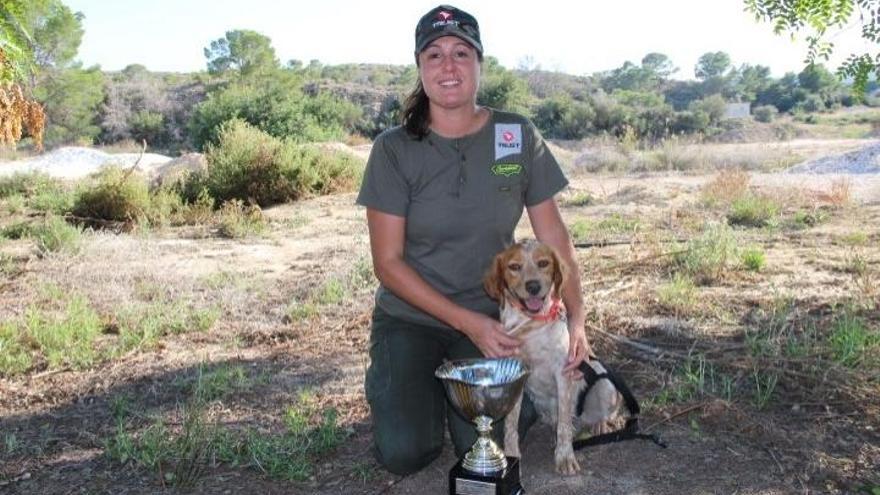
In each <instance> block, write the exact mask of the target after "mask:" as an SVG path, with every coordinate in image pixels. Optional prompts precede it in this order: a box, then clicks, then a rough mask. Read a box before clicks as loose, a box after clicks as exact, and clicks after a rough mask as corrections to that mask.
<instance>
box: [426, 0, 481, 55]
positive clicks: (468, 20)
mask: <svg viewBox="0 0 880 495" xmlns="http://www.w3.org/2000/svg"><path fill="white" fill-rule="evenodd" d="M442 36H455V37H457V38H461V39H463V40H464V41H467V42H468V43H469V44H470V45H471V46H473V47H474V48H475V49H476V50H477V52H478V53H479V54H480V55H482V54H483V44H482V43H480V26H479V24H477V19H475V18H474V16H472V15H470V14H468V13H467V12H465V11H463V10H461V9H457V8H455V7H452V6H450V5H441V6H439V7H435V8H433V9H431V10H430V11H429V12H428V13H427V14H425V15H423V16H422V18H421V19H419V23H418V25H416V58H418V56H419V53H422V50H424V49H425V47H426V46H428V43H430V42H432V41H434V40H436V39H437V38H440V37H442Z"/></svg>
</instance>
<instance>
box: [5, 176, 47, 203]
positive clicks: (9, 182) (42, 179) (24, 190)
mask: <svg viewBox="0 0 880 495" xmlns="http://www.w3.org/2000/svg"><path fill="white" fill-rule="evenodd" d="M61 188H62V184H61V182H60V181H59V180H57V179H53V178H52V177H50V176H49V175H48V174H44V173H43V172H29V173H23V172H16V173H14V174H12V175H10V176H7V177H0V198H8V197H9V196H15V195H21V196H24V197H26V198H30V197H32V196H35V195H37V194H40V193H41V192H44V191H48V192H54V191H57V190H59V189H61Z"/></svg>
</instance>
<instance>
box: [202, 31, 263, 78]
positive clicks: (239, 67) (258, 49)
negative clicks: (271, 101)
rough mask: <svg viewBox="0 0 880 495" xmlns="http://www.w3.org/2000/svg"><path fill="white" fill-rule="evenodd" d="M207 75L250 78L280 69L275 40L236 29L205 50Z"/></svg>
mask: <svg viewBox="0 0 880 495" xmlns="http://www.w3.org/2000/svg"><path fill="white" fill-rule="evenodd" d="M205 58H207V59H208V72H209V73H211V74H223V73H226V72H229V71H235V72H238V74H239V75H241V76H249V75H252V74H255V73H257V72H261V71H265V70H271V69H275V68H277V67H278V59H277V58H276V57H275V49H274V48H272V40H271V39H269V37H267V36H264V35H262V34H260V33H258V32H256V31H251V30H248V29H235V30H233V31H227V32H226V36H225V37H223V38H219V39H217V40H214V41H212V42H211V44H210V45H209V46H208V47H207V48H205Z"/></svg>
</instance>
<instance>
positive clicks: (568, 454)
mask: <svg viewBox="0 0 880 495" xmlns="http://www.w3.org/2000/svg"><path fill="white" fill-rule="evenodd" d="M556 391H557V401H556V405H557V409H556V453H555V457H556V471H557V472H559V473H560V474H577V472H578V471H580V470H581V467H580V465H578V462H577V458H575V456H574V447H573V445H572V442H573V441H574V425H572V411H574V408H573V407H572V400H573V399H572V395H573V394H574V386H573V383H572V381H571V380H570V379H568V377H566V376H564V375H563V374H562V372H561V371H560V372H559V373H557V374H556Z"/></svg>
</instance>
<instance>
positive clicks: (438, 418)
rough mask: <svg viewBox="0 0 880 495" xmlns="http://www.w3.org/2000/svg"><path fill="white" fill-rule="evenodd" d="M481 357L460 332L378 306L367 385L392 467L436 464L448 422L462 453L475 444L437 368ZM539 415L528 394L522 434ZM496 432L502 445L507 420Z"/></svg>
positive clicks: (377, 438)
mask: <svg viewBox="0 0 880 495" xmlns="http://www.w3.org/2000/svg"><path fill="white" fill-rule="evenodd" d="M477 357H482V354H481V353H480V351H479V349H477V347H476V346H474V344H473V342H471V341H470V339H468V338H467V337H466V336H465V335H464V334H462V333H460V332H457V331H455V330H452V329H450V328H442V327H434V326H426V325H418V324H413V323H410V322H407V321H403V320H400V319H398V318H394V317H392V316H389V315H388V314H386V313H385V312H384V311H382V310H381V309H379V308H376V309H375V310H374V312H373V323H372V329H371V333H370V367H369V369H368V370H367V376H366V380H365V384H366V395H367V400H368V402H369V404H370V412H371V415H372V422H373V440H374V442H375V447H376V456H377V459H378V461H379V463H380V464H382V465H383V466H384V467H385V468H386V469H387V470H388V471H391V472H392V473H395V474H409V473H414V472H416V471H418V470H420V469H421V468H423V467H425V466H427V465H428V464H430V463H431V462H432V461H433V460H434V459H436V458H437V457H438V456H439V455H440V453H441V452H442V450H443V437H444V430H445V426H446V425H447V424H448V426H449V434H450V437H451V439H452V443H453V445H454V446H455V453H456V456H458V457H461V456H462V455H464V453H465V452H467V450H468V449H470V447H471V445H473V443H474V441H475V440H476V430H475V428H474V426H473V424H471V423H469V422H467V421H465V420H464V418H462V417H461V416H460V415H459V414H458V413H457V412H456V411H455V410H454V408H453V407H452V405H451V404H449V403H448V401H447V399H446V393H445V391H444V389H443V385H442V384H441V383H440V380H438V379H437V378H435V377H434V370H436V369H437V368H438V367H439V366H440V365H441V364H443V362H444V361H445V360H453V359H466V358H477ZM536 419H537V414H536V413H535V409H534V407H533V406H532V404H531V402H530V401H529V400H528V397H526V398H524V400H523V406H522V408H521V414H520V420H519V430H520V438H521V439H522V438H524V437H525V430H527V429H528V427H529V426H531V425H532V423H534V422H535V420H536ZM493 436H494V437H495V440H496V441H497V442H498V443H499V445H501V442H502V441H503V437H504V435H503V421H499V422H498V423H496V424H495V431H494V435H493ZM450 467H451V466H450Z"/></svg>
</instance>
